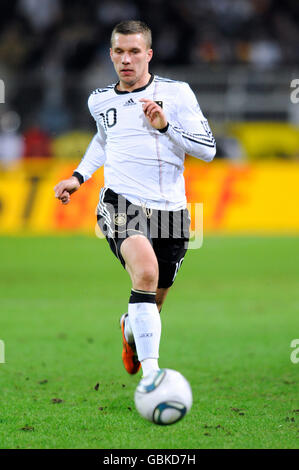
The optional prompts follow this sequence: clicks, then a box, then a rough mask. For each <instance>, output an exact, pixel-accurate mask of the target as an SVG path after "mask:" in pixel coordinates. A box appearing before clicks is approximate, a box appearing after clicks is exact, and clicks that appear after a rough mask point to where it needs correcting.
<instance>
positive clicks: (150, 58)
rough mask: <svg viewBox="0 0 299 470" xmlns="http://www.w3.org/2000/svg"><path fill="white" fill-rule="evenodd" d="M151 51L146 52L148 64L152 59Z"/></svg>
mask: <svg viewBox="0 0 299 470" xmlns="http://www.w3.org/2000/svg"><path fill="white" fill-rule="evenodd" d="M153 53H154V52H153V49H149V50H148V51H147V61H148V62H150V61H151V60H152V57H153Z"/></svg>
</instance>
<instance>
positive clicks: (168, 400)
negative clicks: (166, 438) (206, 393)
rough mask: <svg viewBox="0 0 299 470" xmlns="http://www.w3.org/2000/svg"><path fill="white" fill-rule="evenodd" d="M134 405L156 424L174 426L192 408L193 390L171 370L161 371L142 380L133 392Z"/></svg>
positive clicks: (154, 372)
mask: <svg viewBox="0 0 299 470" xmlns="http://www.w3.org/2000/svg"><path fill="white" fill-rule="evenodd" d="M134 399H135V406H136V408H137V411H138V412H139V413H140V414H141V416H143V417H144V418H145V419H148V420H149V421H152V422H154V423H155V424H173V423H176V422H177V421H179V420H180V419H182V418H183V417H184V416H185V414H186V413H188V411H189V410H190V408H191V406H192V391H191V387H190V385H189V382H188V381H187V380H186V379H185V377H184V376H183V375H182V374H180V373H179V372H177V371H176V370H172V369H160V370H156V371H153V372H151V373H150V374H149V375H147V376H146V377H144V378H142V379H141V380H140V382H139V384H138V386H137V388H136V390H135V396H134Z"/></svg>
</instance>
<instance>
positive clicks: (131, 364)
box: [120, 313, 141, 374]
mask: <svg viewBox="0 0 299 470" xmlns="http://www.w3.org/2000/svg"><path fill="white" fill-rule="evenodd" d="M127 316H128V314H127V313H124V314H123V315H122V317H121V319H120V327H121V332H122V337H123V350H122V355H121V356H122V360H123V363H124V366H125V369H126V371H127V372H128V373H129V374H137V372H138V371H139V369H140V366H141V364H140V362H139V360H138V356H137V352H136V347H135V343H131V344H129V343H128V341H127V340H126V337H125V318H126V317H127Z"/></svg>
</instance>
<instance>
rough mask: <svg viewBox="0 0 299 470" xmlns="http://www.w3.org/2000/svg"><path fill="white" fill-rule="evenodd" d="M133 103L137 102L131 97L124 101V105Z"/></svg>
mask: <svg viewBox="0 0 299 470" xmlns="http://www.w3.org/2000/svg"><path fill="white" fill-rule="evenodd" d="M134 104H137V103H135V101H134V100H133V98H130V99H129V100H128V101H126V102H125V104H124V106H133V105H134Z"/></svg>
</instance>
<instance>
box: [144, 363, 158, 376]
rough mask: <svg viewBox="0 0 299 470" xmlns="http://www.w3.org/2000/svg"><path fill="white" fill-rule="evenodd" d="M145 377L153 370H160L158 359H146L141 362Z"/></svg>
mask: <svg viewBox="0 0 299 470" xmlns="http://www.w3.org/2000/svg"><path fill="white" fill-rule="evenodd" d="M141 367H142V372H143V376H144V377H145V376H146V375H148V374H149V373H150V372H151V371H152V370H159V369H160V367H159V365H158V359H144V360H143V361H142V362H141Z"/></svg>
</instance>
